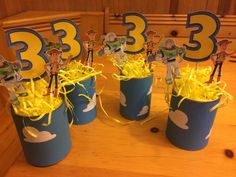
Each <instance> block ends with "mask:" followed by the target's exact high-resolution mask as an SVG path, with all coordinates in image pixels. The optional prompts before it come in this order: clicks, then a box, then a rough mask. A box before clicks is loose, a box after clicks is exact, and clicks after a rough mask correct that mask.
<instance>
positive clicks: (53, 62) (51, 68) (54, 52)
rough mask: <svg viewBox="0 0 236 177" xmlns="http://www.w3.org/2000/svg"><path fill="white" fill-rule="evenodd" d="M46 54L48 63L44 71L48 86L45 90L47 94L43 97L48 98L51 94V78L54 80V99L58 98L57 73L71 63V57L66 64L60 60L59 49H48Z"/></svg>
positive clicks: (60, 52)
mask: <svg viewBox="0 0 236 177" xmlns="http://www.w3.org/2000/svg"><path fill="white" fill-rule="evenodd" d="M46 54H47V56H48V60H49V63H47V64H46V65H45V70H46V72H47V74H48V76H49V85H48V88H47V93H46V94H45V95H44V96H48V95H50V94H51V86H52V81H53V77H54V79H55V89H54V97H57V96H58V73H59V71H60V69H61V68H62V67H65V66H66V65H68V64H69V63H70V61H71V57H69V58H68V59H67V60H66V62H63V61H62V59H61V54H62V51H61V50H60V49H59V47H54V46H53V47H52V48H50V46H49V47H48V49H47V51H46Z"/></svg>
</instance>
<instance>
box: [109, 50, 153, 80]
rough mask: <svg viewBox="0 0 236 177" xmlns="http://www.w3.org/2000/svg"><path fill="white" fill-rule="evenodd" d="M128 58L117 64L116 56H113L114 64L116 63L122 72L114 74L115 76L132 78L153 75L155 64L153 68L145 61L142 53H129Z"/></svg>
mask: <svg viewBox="0 0 236 177" xmlns="http://www.w3.org/2000/svg"><path fill="white" fill-rule="evenodd" d="M127 58H128V60H127V61H123V62H122V63H121V65H117V63H116V60H115V58H111V61H112V62H113V65H115V66H116V67H117V68H118V69H119V71H120V73H119V74H115V73H114V74H113V77H114V78H115V79H117V80H130V79H134V78H136V79H139V78H140V79H141V78H146V77H149V76H151V75H152V74H153V73H152V71H153V69H154V65H152V68H149V66H148V65H147V64H146V63H145V59H144V57H143V56H142V55H141V54H140V55H133V56H131V55H127Z"/></svg>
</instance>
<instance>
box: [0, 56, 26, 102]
mask: <svg viewBox="0 0 236 177" xmlns="http://www.w3.org/2000/svg"><path fill="white" fill-rule="evenodd" d="M20 71H21V65H20V63H19V62H10V61H7V60H6V59H5V58H4V57H3V56H1V55H0V85H2V86H4V87H6V88H7V90H8V91H9V95H10V103H11V104H14V105H18V104H19V100H18V98H17V96H27V95H28V94H27V93H26V92H24V90H25V89H24V87H23V85H22V84H21V83H19V81H21V80H22V78H23V77H22V75H21V74H20ZM17 93H18V94H17Z"/></svg>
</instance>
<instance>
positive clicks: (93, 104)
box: [83, 93, 96, 112]
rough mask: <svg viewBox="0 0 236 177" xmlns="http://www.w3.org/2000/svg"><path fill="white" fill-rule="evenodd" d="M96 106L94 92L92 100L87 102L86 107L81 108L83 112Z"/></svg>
mask: <svg viewBox="0 0 236 177" xmlns="http://www.w3.org/2000/svg"><path fill="white" fill-rule="evenodd" d="M95 106H96V93H94V95H93V98H92V100H91V101H90V102H89V103H88V105H87V107H86V108H85V109H84V110H83V112H89V111H91V110H92V109H94V108H95Z"/></svg>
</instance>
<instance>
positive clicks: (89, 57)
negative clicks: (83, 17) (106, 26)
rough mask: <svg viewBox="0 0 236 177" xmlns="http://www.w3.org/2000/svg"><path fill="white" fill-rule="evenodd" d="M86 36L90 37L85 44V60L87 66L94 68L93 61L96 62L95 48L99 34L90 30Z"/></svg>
mask: <svg viewBox="0 0 236 177" xmlns="http://www.w3.org/2000/svg"><path fill="white" fill-rule="evenodd" d="M86 35H87V36H88V38H89V40H88V41H85V42H84V48H85V49H86V51H87V56H86V60H85V65H89V66H91V67H92V66H93V61H94V58H93V57H94V55H93V52H94V48H95V47H96V35H97V32H96V31H94V30H92V29H91V30H89V31H88V32H87V33H86Z"/></svg>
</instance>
